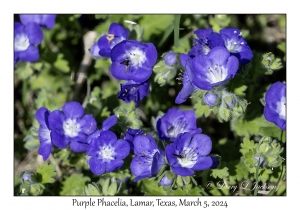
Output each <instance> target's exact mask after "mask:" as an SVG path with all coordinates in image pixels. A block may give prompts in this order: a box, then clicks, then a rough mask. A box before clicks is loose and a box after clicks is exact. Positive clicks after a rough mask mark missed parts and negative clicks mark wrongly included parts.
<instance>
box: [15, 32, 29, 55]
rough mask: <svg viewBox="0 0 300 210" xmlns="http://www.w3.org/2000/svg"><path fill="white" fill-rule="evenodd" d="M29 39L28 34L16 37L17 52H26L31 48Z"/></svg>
mask: <svg viewBox="0 0 300 210" xmlns="http://www.w3.org/2000/svg"><path fill="white" fill-rule="evenodd" d="M29 45H30V43H29V39H28V37H27V35H26V34H18V35H16V37H15V51H17V52H19V51H24V50H26V49H27V48H28V47H29Z"/></svg>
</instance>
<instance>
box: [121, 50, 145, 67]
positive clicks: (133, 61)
mask: <svg viewBox="0 0 300 210" xmlns="http://www.w3.org/2000/svg"><path fill="white" fill-rule="evenodd" d="M125 54H126V57H127V58H128V59H129V61H130V65H132V66H135V67H140V66H142V64H143V63H144V62H145V61H146V59H147V58H146V55H145V52H144V51H142V50H141V49H139V48H136V47H133V48H131V49H130V50H128V51H126V53H125Z"/></svg>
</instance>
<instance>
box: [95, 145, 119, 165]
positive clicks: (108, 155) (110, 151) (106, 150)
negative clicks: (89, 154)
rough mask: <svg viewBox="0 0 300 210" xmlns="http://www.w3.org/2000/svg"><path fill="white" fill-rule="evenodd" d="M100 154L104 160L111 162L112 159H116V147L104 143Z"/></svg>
mask: <svg viewBox="0 0 300 210" xmlns="http://www.w3.org/2000/svg"><path fill="white" fill-rule="evenodd" d="M98 154H99V156H100V158H101V159H102V160H103V161H104V162H110V161H111V160H114V159H115V155H116V153H115V148H114V147H112V146H111V145H110V144H109V145H106V144H104V145H103V146H102V147H100V151H99V153H98Z"/></svg>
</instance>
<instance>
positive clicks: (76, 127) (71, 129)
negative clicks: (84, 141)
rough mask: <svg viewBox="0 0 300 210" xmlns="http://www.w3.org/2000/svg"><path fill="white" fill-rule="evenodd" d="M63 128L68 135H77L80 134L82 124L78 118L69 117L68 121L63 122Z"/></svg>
mask: <svg viewBox="0 0 300 210" xmlns="http://www.w3.org/2000/svg"><path fill="white" fill-rule="evenodd" d="M63 129H64V133H65V135H66V136H68V137H71V138H72V137H75V136H77V135H78V133H79V131H80V130H81V129H80V124H79V123H77V120H76V119H74V120H73V119H70V118H69V119H67V120H66V121H64V123H63Z"/></svg>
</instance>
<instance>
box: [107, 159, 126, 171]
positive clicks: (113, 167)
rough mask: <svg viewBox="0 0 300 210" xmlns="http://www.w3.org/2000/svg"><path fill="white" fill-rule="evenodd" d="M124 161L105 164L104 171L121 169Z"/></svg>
mask: <svg viewBox="0 0 300 210" xmlns="http://www.w3.org/2000/svg"><path fill="white" fill-rule="evenodd" d="M123 163H124V161H123V160H121V159H116V160H112V161H110V162H106V163H105V171H106V172H112V171H115V170H118V169H119V168H121V167H122V165H123Z"/></svg>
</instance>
